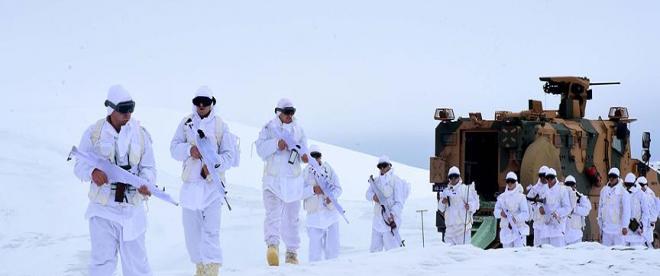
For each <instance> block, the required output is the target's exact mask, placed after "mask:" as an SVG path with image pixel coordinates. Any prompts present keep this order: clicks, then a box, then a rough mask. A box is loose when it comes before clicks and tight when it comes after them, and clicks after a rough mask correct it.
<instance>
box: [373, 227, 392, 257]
mask: <svg viewBox="0 0 660 276" xmlns="http://www.w3.org/2000/svg"><path fill="white" fill-rule="evenodd" d="M398 247H399V244H398V243H397V241H396V238H394V235H392V232H389V231H388V232H378V231H376V230H373V229H371V247H370V248H369V252H372V253H373V252H379V251H383V249H385V250H390V249H394V248H398Z"/></svg>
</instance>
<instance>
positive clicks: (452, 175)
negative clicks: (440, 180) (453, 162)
mask: <svg viewBox="0 0 660 276" xmlns="http://www.w3.org/2000/svg"><path fill="white" fill-rule="evenodd" d="M447 177H448V178H449V179H455V178H459V177H461V176H460V175H458V174H455V173H454V174H450V175H448V176H447Z"/></svg>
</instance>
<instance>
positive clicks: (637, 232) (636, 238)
mask: <svg viewBox="0 0 660 276" xmlns="http://www.w3.org/2000/svg"><path fill="white" fill-rule="evenodd" d="M636 179H637V177H636V176H635V175H634V174H633V173H628V174H627V175H626V178H625V180H624V181H623V184H624V186H625V187H626V190H627V191H628V193H630V222H629V223H628V234H627V235H625V236H624V237H623V240H624V241H625V243H626V245H627V246H642V245H646V237H645V234H644V232H645V231H651V232H652V231H653V229H647V228H646V227H647V226H648V225H649V221H650V220H651V217H650V213H649V206H648V201H647V199H646V193H645V192H643V191H642V190H641V189H640V188H639V187H637V185H635V181H636Z"/></svg>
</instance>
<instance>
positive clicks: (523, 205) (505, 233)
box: [493, 172, 529, 248]
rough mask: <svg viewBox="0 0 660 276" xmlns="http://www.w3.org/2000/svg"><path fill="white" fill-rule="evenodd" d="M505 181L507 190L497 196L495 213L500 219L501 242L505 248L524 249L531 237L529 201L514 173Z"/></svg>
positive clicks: (508, 174) (507, 176)
mask: <svg viewBox="0 0 660 276" xmlns="http://www.w3.org/2000/svg"><path fill="white" fill-rule="evenodd" d="M505 181H506V188H505V189H504V192H503V193H501V194H500V195H499V196H497V202H496V203H495V211H494V212H493V213H494V215H495V218H497V219H500V242H501V243H502V247H504V248H509V247H523V246H525V243H526V240H527V236H528V235H529V226H528V225H527V223H526V221H527V219H528V218H529V210H528V204H527V199H526V198H525V195H524V194H522V191H521V189H522V188H521V187H520V186H519V184H518V176H517V175H516V174H515V173H514V172H509V173H507V175H506V179H505ZM512 224H513V225H512Z"/></svg>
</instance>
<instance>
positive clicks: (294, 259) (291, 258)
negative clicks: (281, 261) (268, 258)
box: [285, 251, 298, 265]
mask: <svg viewBox="0 0 660 276" xmlns="http://www.w3.org/2000/svg"><path fill="white" fill-rule="evenodd" d="M285 262H286V263H287V264H294V265H297V264H298V254H296V252H289V251H287V252H286V259H285Z"/></svg>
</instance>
